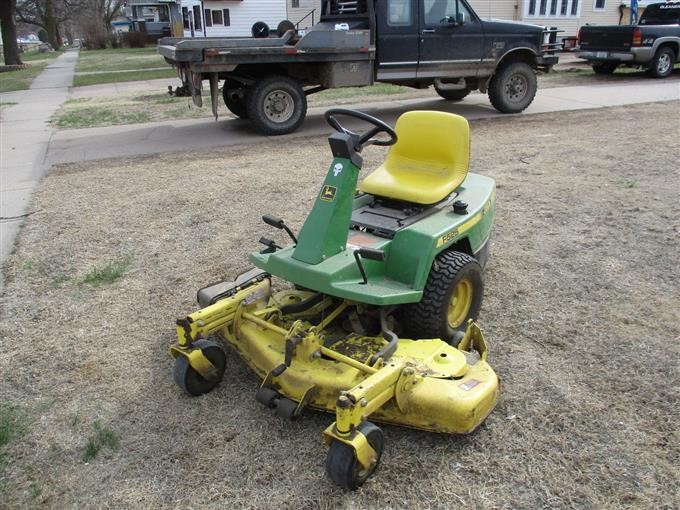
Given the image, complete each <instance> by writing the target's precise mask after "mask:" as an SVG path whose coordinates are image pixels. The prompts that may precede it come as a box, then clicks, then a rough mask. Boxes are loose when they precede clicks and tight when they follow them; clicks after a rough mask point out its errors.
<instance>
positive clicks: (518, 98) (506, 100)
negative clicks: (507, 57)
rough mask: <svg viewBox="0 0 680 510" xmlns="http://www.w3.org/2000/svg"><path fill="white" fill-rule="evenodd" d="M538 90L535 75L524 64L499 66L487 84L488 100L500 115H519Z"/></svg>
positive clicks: (527, 65) (514, 63) (529, 67)
mask: <svg viewBox="0 0 680 510" xmlns="http://www.w3.org/2000/svg"><path fill="white" fill-rule="evenodd" d="M537 88H538V85H537V80H536V73H535V72H534V70H533V69H532V68H531V66H530V65H529V64H527V63H526V62H513V63H511V64H507V65H501V66H500V68H499V69H497V70H496V74H494V75H493V78H491V82H490V83H489V100H490V101H491V104H492V105H493V107H494V108H496V110H498V111H499V112H501V113H519V112H521V111H522V110H524V109H525V108H526V107H527V106H529V105H530V104H531V102H532V101H533V100H534V96H536V90H537Z"/></svg>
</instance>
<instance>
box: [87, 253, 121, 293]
mask: <svg viewBox="0 0 680 510" xmlns="http://www.w3.org/2000/svg"><path fill="white" fill-rule="evenodd" d="M131 263H132V257H125V258H124V259H121V260H116V261H114V262H110V263H109V264H106V265H105V266H102V267H93V268H92V269H91V270H90V272H88V273H87V274H86V275H85V278H84V279H83V283H87V284H89V285H92V286H93V287H99V286H100V285H105V284H111V283H113V282H115V281H116V280H118V279H119V278H122V277H123V275H124V274H125V272H126V271H127V270H128V268H129V267H130V264H131Z"/></svg>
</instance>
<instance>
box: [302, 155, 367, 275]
mask: <svg viewBox="0 0 680 510" xmlns="http://www.w3.org/2000/svg"><path fill="white" fill-rule="evenodd" d="M358 176H359V169H358V168H357V167H356V166H355V165H354V164H353V163H352V162H351V161H350V160H349V159H345V158H335V159H333V162H332V163H331V166H330V168H329V169H328V173H327V174H326V180H324V182H323V186H321V190H320V191H319V195H318V196H317V197H316V201H315V202H314V207H313V208H312V211H311V212H310V213H309V216H307V220H306V221H305V224H304V225H303V226H302V230H301V231H300V235H299V236H298V244H297V246H296V247H295V251H294V252H293V258H294V259H296V260H299V261H301V262H306V263H307V264H318V263H320V262H322V261H323V260H326V259H328V258H329V257H332V256H333V255H336V254H338V253H340V252H341V251H343V250H344V249H345V243H346V242H347V230H348V229H349V221H350V217H351V216H352V202H353V199H354V189H355V188H356V183H357V178H358Z"/></svg>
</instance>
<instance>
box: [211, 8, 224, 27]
mask: <svg viewBox="0 0 680 510" xmlns="http://www.w3.org/2000/svg"><path fill="white" fill-rule="evenodd" d="M212 19H213V20H212V21H213V25H222V24H223V23H222V11H218V10H214V11H213V12H212Z"/></svg>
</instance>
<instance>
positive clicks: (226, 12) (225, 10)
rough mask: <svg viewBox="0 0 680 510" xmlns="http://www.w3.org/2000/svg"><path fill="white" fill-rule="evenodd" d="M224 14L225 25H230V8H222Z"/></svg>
mask: <svg viewBox="0 0 680 510" xmlns="http://www.w3.org/2000/svg"><path fill="white" fill-rule="evenodd" d="M222 14H223V16H224V26H225V27H228V26H230V25H231V19H230V18H229V9H222Z"/></svg>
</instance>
